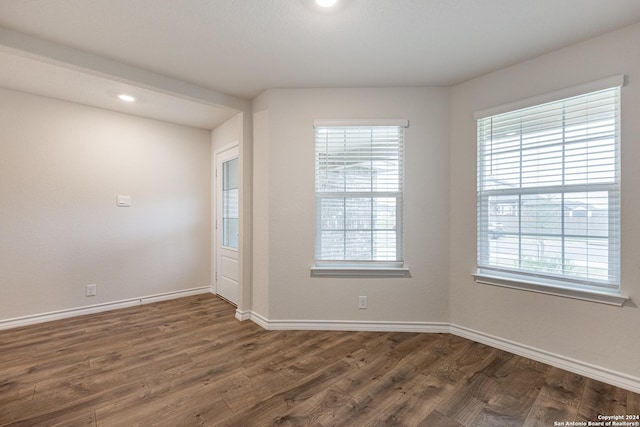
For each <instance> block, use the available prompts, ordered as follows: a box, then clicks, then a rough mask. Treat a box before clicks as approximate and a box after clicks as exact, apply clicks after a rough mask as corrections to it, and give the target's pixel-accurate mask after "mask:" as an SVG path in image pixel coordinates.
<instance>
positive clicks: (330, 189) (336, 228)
mask: <svg viewBox="0 0 640 427" xmlns="http://www.w3.org/2000/svg"><path fill="white" fill-rule="evenodd" d="M315 135H316V136H315V140H316V159H315V167H316V171H315V172H316V250H315V258H316V265H317V266H322V265H345V266H349V265H350V266H365V267H376V266H392V267H393V266H398V265H401V264H402V194H403V193H402V191H403V189H402V187H403V136H404V126H400V125H376V126H369V125H366V126H365V125H350V126H344V125H321V124H316V126H315Z"/></svg>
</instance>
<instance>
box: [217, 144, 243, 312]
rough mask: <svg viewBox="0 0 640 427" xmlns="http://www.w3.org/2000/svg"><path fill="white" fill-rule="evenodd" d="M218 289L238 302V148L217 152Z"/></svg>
mask: <svg viewBox="0 0 640 427" xmlns="http://www.w3.org/2000/svg"><path fill="white" fill-rule="evenodd" d="M216 189H217V191H216V211H217V213H216V245H217V246H216V292H217V294H218V295H219V296H221V297H222V298H224V299H226V300H227V301H229V302H231V303H233V304H235V305H237V304H238V211H239V209H238V147H237V146H236V147H233V148H230V149H228V150H225V151H222V152H219V153H216Z"/></svg>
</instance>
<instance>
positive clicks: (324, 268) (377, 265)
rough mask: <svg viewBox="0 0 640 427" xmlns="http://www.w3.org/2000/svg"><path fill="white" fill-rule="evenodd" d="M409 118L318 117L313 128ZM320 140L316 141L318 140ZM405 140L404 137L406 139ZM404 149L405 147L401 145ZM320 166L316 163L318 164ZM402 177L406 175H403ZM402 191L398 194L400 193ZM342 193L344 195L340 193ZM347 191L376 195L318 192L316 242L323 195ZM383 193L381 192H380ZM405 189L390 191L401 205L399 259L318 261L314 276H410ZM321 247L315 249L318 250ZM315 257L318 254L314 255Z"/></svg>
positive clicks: (388, 122) (390, 123)
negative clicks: (405, 253) (406, 260)
mask: <svg viewBox="0 0 640 427" xmlns="http://www.w3.org/2000/svg"><path fill="white" fill-rule="evenodd" d="M408 125H409V122H408V120H404V119H381V120H378V119H375V120H369V119H365V120H359V119H357V120H315V121H314V128H316V129H317V128H322V127H325V128H326V127H352V126H354V127H356V126H357V127H375V126H398V127H403V128H406V127H408ZM315 142H316V143H317V141H315ZM403 143H404V138H403ZM401 149H404V148H403V147H401ZM316 166H317V165H316ZM401 173H402V174H404V165H403V164H402V166H401ZM401 180H403V177H401ZM398 193H399V194H398ZM341 194H342V196H341ZM346 194H348V195H349V197H359V196H360V197H371V196H372V195H375V194H376V193H375V192H363V193H348V192H345V193H340V194H337V193H336V194H333V193H318V192H316V221H315V222H316V245H317V244H319V243H318V239H319V236H320V233H321V230H320V229H319V227H320V213H319V212H318V206H319V204H318V199H319V198H323V197H338V196H341V197H344V195H346ZM377 195H378V196H380V195H379V194H377ZM403 195H404V190H403V189H402V188H401V189H400V191H398V192H395V193H394V194H389V196H390V197H394V198H397V199H398V203H399V205H397V214H396V259H395V260H394V261H354V260H345V261H343V260H338V261H337V260H318V259H316V260H315V263H314V265H313V267H312V268H311V276H312V277H408V276H409V275H410V272H409V269H408V268H406V267H405V265H404V261H403V253H402V249H403V226H402V225H403V224H402V219H403V214H402V211H403V197H404V196H403ZM317 250H318V249H317V248H316V251H317ZM314 258H315V257H314Z"/></svg>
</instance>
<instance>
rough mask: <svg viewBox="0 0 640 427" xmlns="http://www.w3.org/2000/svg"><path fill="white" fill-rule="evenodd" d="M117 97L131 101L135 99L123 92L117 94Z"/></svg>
mask: <svg viewBox="0 0 640 427" xmlns="http://www.w3.org/2000/svg"><path fill="white" fill-rule="evenodd" d="M118 98H120V100H121V101H124V102H133V101H135V100H136V99H135V98H134V97H133V96H131V95H127V94H125V93H121V94H120V95H118Z"/></svg>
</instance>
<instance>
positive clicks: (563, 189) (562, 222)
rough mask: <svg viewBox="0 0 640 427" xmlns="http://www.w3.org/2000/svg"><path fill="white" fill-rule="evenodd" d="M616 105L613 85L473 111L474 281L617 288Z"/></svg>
mask: <svg viewBox="0 0 640 427" xmlns="http://www.w3.org/2000/svg"><path fill="white" fill-rule="evenodd" d="M619 105H620V87H619V85H616V86H615V87H609V88H605V89H601V90H596V91H591V92H589V93H583V94H580V95H577V96H571V97H566V98H563V99H560V100H557V101H552V102H547V103H542V104H538V105H534V106H531V107H527V108H521V109H516V110H512V111H507V112H503V113H500V114H494V115H487V116H485V117H480V118H479V119H478V122H477V126H478V127H477V130H478V195H477V196H478V197H477V203H478V207H477V215H478V218H477V221H478V222H477V224H478V230H477V231H478V248H477V249H478V274H477V275H476V280H478V276H480V277H481V278H482V279H484V280H486V279H487V277H486V276H488V277H490V278H491V277H492V278H496V279H498V283H492V284H503V283H505V282H508V283H510V284H514V283H516V284H517V283H529V284H537V285H542V286H544V287H547V288H548V287H553V288H563V289H573V290H577V291H578V292H580V291H586V292H592V293H604V294H614V295H615V294H619V291H620V274H619V272H620V268H619V264H620V252H619V248H620V214H619V211H620V167H619V156H620V137H619V135H620V116H619ZM501 279H502V283H500V280H501ZM478 281H482V280H478ZM489 282H491V280H489ZM516 287H517V286H516Z"/></svg>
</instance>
